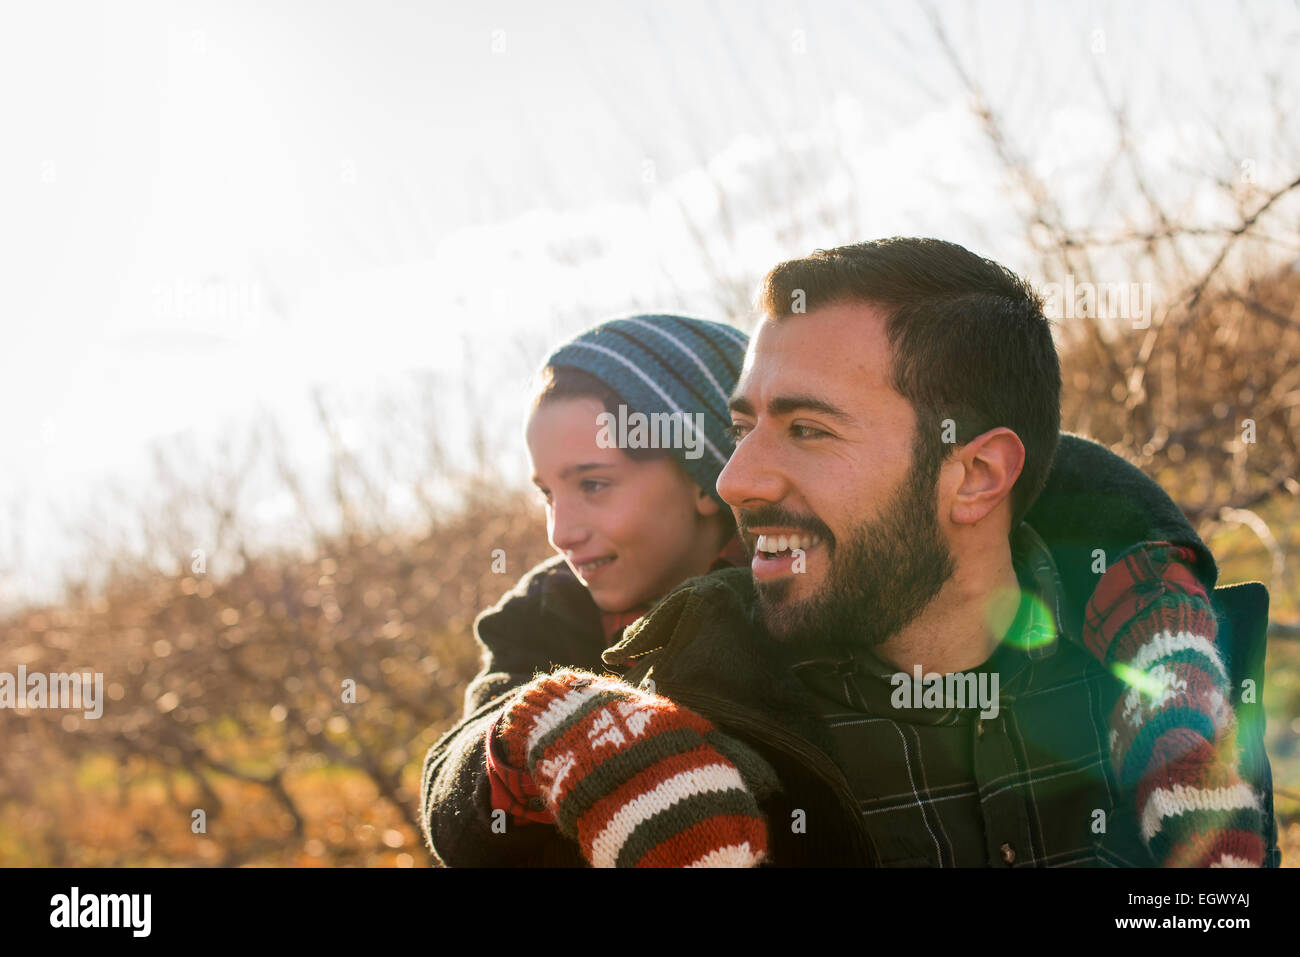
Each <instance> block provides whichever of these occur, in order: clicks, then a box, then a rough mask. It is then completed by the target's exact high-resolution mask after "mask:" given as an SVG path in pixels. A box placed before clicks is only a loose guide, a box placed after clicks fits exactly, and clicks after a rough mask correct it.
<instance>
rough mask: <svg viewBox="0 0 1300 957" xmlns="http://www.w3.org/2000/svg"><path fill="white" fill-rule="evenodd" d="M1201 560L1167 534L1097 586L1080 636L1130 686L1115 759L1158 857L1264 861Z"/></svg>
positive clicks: (1220, 862) (1203, 863)
mask: <svg viewBox="0 0 1300 957" xmlns="http://www.w3.org/2000/svg"><path fill="white" fill-rule="evenodd" d="M1195 560H1196V555H1195V553H1194V552H1193V551H1192V550H1191V549H1189V548H1181V547H1176V546H1173V545H1169V544H1167V543H1163V542H1153V543H1148V544H1147V545H1146V546H1144V547H1142V548H1138V549H1135V550H1133V551H1131V552H1129V553H1128V554H1127V555H1125V556H1124V557H1123V558H1122V559H1121V560H1120V561H1118V562H1116V563H1115V564H1114V565H1112V566H1111V567H1110V568H1109V569H1107V570H1106V573H1105V574H1104V575H1102V577H1101V581H1099V582H1098V583H1097V590H1096V591H1095V592H1094V594H1093V596H1092V599H1091V600H1090V601H1089V602H1088V612H1087V622H1086V624H1085V627H1084V641H1085V643H1086V644H1087V645H1088V647H1089V649H1090V650H1091V651H1092V652H1093V654H1094V655H1096V656H1097V657H1098V659H1099V660H1101V661H1102V662H1103V663H1105V664H1107V665H1108V666H1110V667H1111V668H1112V670H1114V671H1115V672H1116V673H1117V674H1118V675H1119V676H1120V677H1121V679H1123V680H1124V681H1125V682H1126V683H1127V684H1128V690H1127V691H1126V692H1125V693H1124V694H1122V695H1121V696H1120V700H1119V702H1118V703H1117V704H1116V705H1115V710H1114V712H1113V714H1112V717H1111V731H1110V745H1111V759H1112V761H1113V762H1114V765H1115V768H1116V770H1117V771H1118V773H1119V779H1120V784H1121V785H1122V786H1125V787H1133V788H1135V789H1136V792H1137V805H1138V806H1137V810H1138V814H1139V817H1140V819H1141V822H1142V838H1143V840H1144V841H1146V843H1147V846H1148V848H1149V849H1150V850H1151V853H1152V854H1153V855H1154V856H1155V858H1156V860H1158V861H1160V863H1161V864H1162V865H1163V866H1165V867H1259V866H1260V865H1261V864H1262V863H1263V859H1264V839H1263V822H1264V818H1263V813H1262V808H1261V806H1260V803H1259V799H1258V798H1257V797H1256V795H1255V792H1254V791H1253V790H1252V789H1251V787H1250V786H1249V785H1248V784H1247V783H1246V782H1245V781H1243V780H1242V779H1241V777H1240V775H1239V773H1238V763H1237V748H1236V730H1237V728H1236V717H1235V714H1234V711H1233V705H1232V702H1233V689H1232V688H1231V686H1230V685H1229V683H1228V674H1227V669H1226V668H1225V667H1224V662H1223V658H1222V656H1221V655H1220V654H1219V652H1218V649H1217V648H1216V647H1215V642H1214V639H1215V635H1216V632H1217V623H1216V621H1215V618H1214V610H1213V608H1212V606H1211V605H1210V599H1209V595H1208V594H1207V593H1206V591H1205V588H1204V586H1202V585H1201V583H1200V582H1199V581H1198V580H1197V578H1196V576H1195V574H1194V573H1193V571H1192V569H1191V567H1190V566H1191V565H1192V563H1194V562H1195Z"/></svg>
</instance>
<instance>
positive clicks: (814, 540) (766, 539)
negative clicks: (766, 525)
mask: <svg viewBox="0 0 1300 957" xmlns="http://www.w3.org/2000/svg"><path fill="white" fill-rule="evenodd" d="M821 541H822V537H821V536H820V535H760V536H758V540H757V541H756V542H755V543H754V548H756V549H757V550H758V551H760V552H764V553H766V554H768V555H779V554H781V553H782V552H786V551H790V552H792V551H794V550H795V549H796V548H802V549H804V550H805V551H806V550H807V549H809V548H812V547H813V546H814V545H820V544H821Z"/></svg>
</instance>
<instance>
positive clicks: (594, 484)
mask: <svg viewBox="0 0 1300 957" xmlns="http://www.w3.org/2000/svg"><path fill="white" fill-rule="evenodd" d="M608 486H609V483H608V482H602V481H601V480H600V479H583V480H582V482H580V483H579V485H578V487H579V488H580V489H582V490H583V491H584V492H587V493H588V494H590V493H592V492H599V491H600V490H601V489H603V488H607V487H608Z"/></svg>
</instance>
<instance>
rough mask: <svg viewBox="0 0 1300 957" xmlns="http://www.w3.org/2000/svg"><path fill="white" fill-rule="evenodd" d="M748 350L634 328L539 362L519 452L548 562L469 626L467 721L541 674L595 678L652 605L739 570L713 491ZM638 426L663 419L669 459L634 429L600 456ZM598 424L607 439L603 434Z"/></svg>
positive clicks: (705, 337) (609, 331)
mask: <svg viewBox="0 0 1300 957" xmlns="http://www.w3.org/2000/svg"><path fill="white" fill-rule="evenodd" d="M745 345H746V338H745V334H744V333H743V332H741V331H740V330H738V329H735V328H733V327H731V326H726V325H722V324H721V323H717V322H707V321H704V320H700V319H687V318H684V317H682V316H668V315H645V316H631V317H629V318H626V319H617V320H614V321H612V322H607V323H604V324H603V325H600V326H598V327H596V328H594V329H591V330H589V331H587V332H585V333H583V334H582V335H580V336H578V337H577V338H576V339H574V340H573V341H572V342H570V343H568V344H566V345H564V346H563V347H561V348H560V349H558V350H557V351H556V352H555V353H554V354H552V355H551V357H550V358H549V359H548V360H547V362H546V366H545V368H544V369H543V372H542V378H543V385H542V388H541V390H540V392H539V393H538V395H537V396H536V398H535V399H534V400H533V403H532V409H531V411H530V414H529V417H528V424H527V429H526V440H527V442H528V451H529V456H530V458H531V459H532V463H533V482H534V484H535V485H536V486H537V488H538V491H539V492H540V493H541V495H542V496H543V498H544V499H545V501H546V520H547V535H548V537H549V539H550V542H551V546H552V547H553V548H554V549H555V550H556V551H557V552H558V553H559V555H558V556H557V557H555V558H552V559H550V560H548V561H546V562H543V563H542V564H540V565H538V566H537V567H536V568H534V569H533V570H532V571H530V572H528V573H527V574H526V575H525V576H524V577H523V579H521V580H520V582H519V583H518V584H517V585H516V586H515V587H514V588H513V589H512V590H511V591H510V592H509V593H508V594H507V595H505V596H504V597H503V598H502V599H501V601H499V602H498V603H497V605H496V606H495V607H494V608H492V609H490V610H488V611H486V612H484V613H483V614H482V615H480V616H479V618H478V620H477V621H476V622H475V624H474V630H475V634H476V636H477V637H478V640H479V642H480V644H481V645H482V646H483V658H484V664H483V670H482V671H481V672H480V673H479V675H478V676H477V677H476V678H475V679H474V680H473V681H472V682H471V683H470V685H469V688H468V689H467V690H466V692H465V711H466V713H467V714H469V713H471V712H473V711H474V710H476V709H477V708H478V707H479V706H481V705H482V704H484V703H485V702H487V701H489V700H491V699H492V698H494V697H496V696H497V695H499V694H500V693H501V692H502V691H505V690H506V689H508V688H512V687H516V686H518V685H520V684H523V683H525V682H527V681H528V680H530V679H531V678H532V676H533V674H534V673H535V672H536V671H538V670H542V671H545V670H549V668H550V667H552V666H553V665H573V666H576V667H581V668H586V669H594V670H599V669H600V654H601V652H602V651H604V650H605V649H606V648H607V647H608V646H609V645H611V644H613V642H614V641H615V640H616V639H617V637H618V635H619V633H620V632H621V631H622V628H623V626H624V625H627V624H630V623H631V622H632V621H634V620H635V619H636V618H638V617H639V616H640V615H641V614H642V613H643V612H645V611H646V610H648V609H649V607H650V606H651V605H652V604H654V602H655V601H657V600H658V599H660V598H662V597H663V596H664V595H666V594H667V593H668V592H669V591H671V590H672V589H673V588H675V587H676V586H677V585H679V584H681V583H682V582H683V581H685V580H686V579H688V578H691V577H694V576H696V575H703V574H705V573H706V572H708V571H710V570H711V569H713V568H716V567H720V566H722V565H726V564H744V563H746V562H747V559H746V557H745V554H744V551H743V549H742V548H741V546H740V543H739V541H738V540H737V539H736V536H735V522H734V519H733V518H732V516H731V511H730V509H728V508H727V507H726V506H725V505H723V503H722V500H721V499H720V498H719V497H718V493H717V490H716V488H715V484H716V482H717V477H718V473H719V472H721V471H722V467H723V466H724V465H725V464H726V461H727V454H728V451H729V449H730V444H729V443H728V442H727V440H726V437H725V436H726V429H727V428H728V427H729V426H730V425H731V416H730V413H729V412H728V410H727V399H728V398H729V397H730V395H731V390H732V388H733V387H734V386H735V384H736V380H737V378H738V377H739V375H740V366H741V363H742V362H743V360H744V357H745ZM620 406H622V407H623V408H622V411H621V413H620ZM605 413H608V416H609V418H608V419H602V417H603V415H604V414H605ZM637 413H639V414H640V415H641V416H644V417H648V416H650V415H653V414H655V413H658V414H660V415H661V416H663V417H664V418H661V419H659V420H658V421H659V422H661V423H662V422H669V423H670V426H672V428H675V429H676V430H677V431H676V432H673V431H672V430H671V428H670V429H666V430H662V431H664V432H666V433H668V434H669V436H670V437H672V436H676V437H677V438H679V439H680V440H681V441H680V442H679V443H678V447H676V448H673V447H669V448H664V447H663V443H662V442H656V443H655V444H657V445H659V447H658V448H654V447H645V446H646V445H647V444H648V443H649V441H650V440H651V439H652V438H654V439H658V438H662V437H663V436H661V435H660V434H659V433H658V432H656V434H655V435H653V436H651V435H650V434H648V430H645V429H643V430H642V432H641V434H640V435H638V434H636V433H635V432H632V430H628V431H629V432H631V434H630V435H624V436H621V438H623V439H624V440H627V439H629V438H631V439H633V440H634V441H624V442H623V443H622V444H624V445H626V446H628V447H625V448H617V447H614V448H604V447H601V446H602V444H604V445H609V444H614V443H617V440H618V439H619V438H620V435H619V434H618V433H619V431H620V429H619V428H618V427H617V425H618V423H619V422H620V420H621V421H623V422H626V421H628V419H629V417H631V416H634V415H636V414H637ZM668 416H675V417H676V418H675V420H671V419H669V418H668ZM598 420H600V421H598ZM602 421H603V422H604V423H606V424H608V425H610V426H612V427H608V428H606V429H605V430H604V431H603V434H602V429H601V427H600V426H601V424H602ZM674 421H675V422H676V423H679V424H677V425H673V422H674ZM685 422H689V423H690V426H689V428H688V427H685V426H684V425H682V424H680V423H685ZM670 444H671V443H670ZM634 445H635V446H640V447H632V446H634Z"/></svg>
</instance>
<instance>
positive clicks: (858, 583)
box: [740, 449, 955, 654]
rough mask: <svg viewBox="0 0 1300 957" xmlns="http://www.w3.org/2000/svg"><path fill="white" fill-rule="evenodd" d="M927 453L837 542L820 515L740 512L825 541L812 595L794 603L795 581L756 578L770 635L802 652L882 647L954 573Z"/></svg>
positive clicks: (748, 521) (745, 521)
mask: <svg viewBox="0 0 1300 957" xmlns="http://www.w3.org/2000/svg"><path fill="white" fill-rule="evenodd" d="M926 458H927V456H925V454H924V452H923V451H921V450H920V449H917V450H915V451H914V454H913V458H912V468H911V470H910V471H909V472H908V474H907V475H906V476H905V477H904V479H903V481H902V482H901V483H900V484H899V487H898V488H897V489H896V490H895V492H894V494H893V496H892V497H891V498H890V500H889V502H888V503H887V504H886V506H885V508H884V509H883V510H882V511H881V513H880V515H879V516H878V517H877V518H876V519H875V520H874V521H867V522H863V523H862V524H860V525H857V526H855V527H854V528H853V529H851V530H850V532H849V534H848V535H847V536H846V537H845V539H844V540H843V541H842V542H841V541H837V540H836V539H835V537H834V536H833V535H831V534H830V530H829V529H827V528H826V527H825V526H824V525H823V524H822V523H821V522H820V521H818V520H817V519H815V518H813V517H811V516H798V515H795V514H792V513H788V512H785V510H784V509H781V508H780V507H779V506H771V507H769V508H761V509H754V510H752V511H746V512H744V513H742V515H741V516H740V517H741V525H742V527H744V526H754V525H764V524H772V525H777V524H792V525H794V526H795V527H803V528H806V529H807V530H808V531H810V532H813V533H814V534H820V535H821V536H822V540H823V541H824V542H825V543H826V546H827V549H826V551H827V559H828V562H829V569H828V571H827V580H826V582H825V583H824V584H823V585H822V586H821V588H820V589H819V590H818V591H817V593H816V594H814V595H812V596H811V597H809V598H806V599H804V600H802V601H797V602H794V601H791V600H790V599H789V597H788V596H789V594H790V591H791V589H792V588H793V586H794V580H793V579H792V578H784V579H779V580H777V581H774V582H755V586H756V590H757V593H758V614H759V618H760V624H761V625H762V626H763V627H764V628H765V629H766V630H767V632H768V633H769V634H770V635H771V636H772V637H773V638H775V639H777V640H778V641H780V642H781V643H783V644H790V645H794V646H797V647H798V648H800V650H818V651H829V652H833V653H843V654H848V653H851V652H852V651H853V650H854V649H861V648H873V647H875V646H877V645H879V644H881V643H882V642H884V641H886V640H887V639H889V638H891V637H893V636H894V635H896V634H898V633H899V632H900V631H902V630H903V628H904V627H905V626H906V625H907V624H908V623H910V622H911V621H913V620H914V619H915V618H916V617H917V616H918V615H920V614H921V612H922V611H924V609H925V607H926V606H927V605H928V604H929V603H930V601H931V600H933V598H934V597H935V596H936V595H937V594H938V593H939V590H940V589H941V588H942V587H943V585H944V583H945V582H946V581H947V580H948V579H949V578H951V577H952V574H953V571H954V570H955V565H954V563H953V558H952V552H951V551H950V550H949V548H948V542H947V540H946V539H944V537H943V532H942V531H941V530H940V528H939V523H938V521H937V519H936V517H935V478H936V477H937V472H938V463H937V462H935V461H934V460H930V462H929V463H928V464H929V466H930V467H928V468H927V467H926V464H927V463H926V462H925V459H926ZM778 513H779V515H778Z"/></svg>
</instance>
